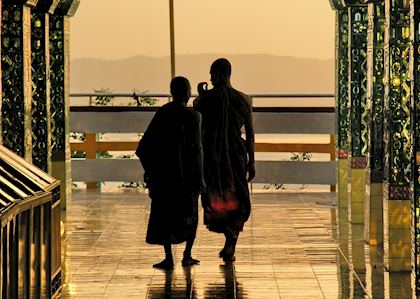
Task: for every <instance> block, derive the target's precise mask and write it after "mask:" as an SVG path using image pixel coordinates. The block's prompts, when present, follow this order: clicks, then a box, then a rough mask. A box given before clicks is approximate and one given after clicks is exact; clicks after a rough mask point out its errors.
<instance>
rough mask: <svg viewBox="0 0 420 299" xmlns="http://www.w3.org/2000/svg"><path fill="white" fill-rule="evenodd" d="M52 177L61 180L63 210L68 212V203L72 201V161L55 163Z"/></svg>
mask: <svg viewBox="0 0 420 299" xmlns="http://www.w3.org/2000/svg"><path fill="white" fill-rule="evenodd" d="M52 176H53V177H54V178H56V179H57V180H60V198H61V200H60V203H61V210H66V208H67V203H68V202H70V200H71V184H72V180H71V160H70V159H69V160H66V161H53V162H52Z"/></svg>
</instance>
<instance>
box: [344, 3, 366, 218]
mask: <svg viewBox="0 0 420 299" xmlns="http://www.w3.org/2000/svg"><path fill="white" fill-rule="evenodd" d="M347 2H349V3H347V5H348V6H349V8H348V14H349V45H348V51H349V76H348V80H349V81H348V88H349V99H350V158H349V167H350V173H349V182H350V183H351V203H350V206H351V208H350V211H351V222H352V223H363V217H364V211H365V207H364V205H365V192H366V188H365V181H366V166H367V153H368V132H367V129H368V128H367V127H368V117H367V116H368V108H367V27H368V11H367V5H366V4H364V3H363V4H361V3H359V1H347ZM350 2H351V3H350ZM362 2H363V1H362Z"/></svg>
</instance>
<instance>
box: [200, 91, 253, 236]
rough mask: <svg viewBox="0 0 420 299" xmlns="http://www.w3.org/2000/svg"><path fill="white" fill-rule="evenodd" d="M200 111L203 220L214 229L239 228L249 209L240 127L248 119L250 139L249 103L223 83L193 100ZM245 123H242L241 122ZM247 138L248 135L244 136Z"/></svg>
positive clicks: (210, 228)
mask: <svg viewBox="0 0 420 299" xmlns="http://www.w3.org/2000/svg"><path fill="white" fill-rule="evenodd" d="M194 108H195V109H196V110H197V111H199V112H200V113H201V114H202V118H203V122H202V141H203V151H204V178H205V180H206V184H207V192H206V193H205V194H202V196H201V197H202V203H203V207H204V223H205V224H206V225H207V228H208V229H209V230H211V231H214V232H219V233H223V232H225V231H226V229H231V230H234V231H237V232H239V231H242V230H243V226H244V223H245V222H246V221H247V220H248V218H249V215H250V212H251V202H250V196H249V190H248V182H247V178H246V174H247V165H248V163H249V156H248V152H247V146H246V141H245V140H244V139H243V138H242V128H243V127H244V126H245V125H246V122H248V123H251V128H248V131H251V130H252V131H251V132H247V136H250V138H252V140H248V142H252V144H253V142H254V140H253V139H254V132H253V129H252V105H251V101H250V99H249V98H248V97H247V96H246V95H245V94H243V93H241V92H239V91H237V90H235V89H233V88H231V87H227V86H220V87H215V88H213V89H211V90H209V91H205V92H204V93H203V94H201V95H200V96H199V97H198V98H197V99H196V100H195V101H194ZM245 127H246V126H245ZM247 138H248V137H247Z"/></svg>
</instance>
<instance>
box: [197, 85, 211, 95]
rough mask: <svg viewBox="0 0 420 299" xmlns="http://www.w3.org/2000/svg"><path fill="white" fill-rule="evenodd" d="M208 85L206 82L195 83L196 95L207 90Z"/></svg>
mask: <svg viewBox="0 0 420 299" xmlns="http://www.w3.org/2000/svg"><path fill="white" fill-rule="evenodd" d="M208 86H209V85H208V84H207V82H200V83H198V85H197V91H198V95H200V96H201V95H203V94H204V92H205V91H207V88H208Z"/></svg>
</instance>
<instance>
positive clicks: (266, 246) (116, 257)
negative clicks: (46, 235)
mask: <svg viewBox="0 0 420 299" xmlns="http://www.w3.org/2000/svg"><path fill="white" fill-rule="evenodd" d="M335 197H336V195H335V194H334V193H268V194H267V193H266V194H254V195H253V212H252V215H251V218H250V220H249V221H248V222H247V224H246V226H245V229H244V232H243V233H242V234H241V235H240V238H239V242H238V246H237V254H236V257H237V261H236V262H235V263H234V264H231V265H229V264H228V265H225V264H224V263H223V262H222V261H221V260H220V259H219V258H218V252H219V250H220V248H221V247H222V245H223V237H222V236H221V235H219V234H215V233H211V232H209V231H207V230H206V229H205V227H204V226H203V225H202V224H200V225H199V229H198V234H197V239H196V243H195V246H194V249H193V255H194V256H195V257H196V258H198V259H200V260H201V265H199V266H194V267H191V268H184V267H182V266H181V265H180V259H181V258H182V251H183V245H179V246H174V253H175V259H176V266H175V269H174V270H173V271H171V272H164V271H160V270H155V269H153V268H152V266H151V265H152V264H153V263H156V262H158V261H159V260H160V259H162V257H163V250H162V248H161V247H159V246H150V245H148V244H146V243H145V231H146V227H147V221H148V213H149V204H150V200H149V198H148V197H147V195H146V194H144V193H142V192H140V191H134V190H120V189H116V190H113V191H111V192H102V193H100V192H97V191H89V192H86V191H75V192H74V193H73V199H72V202H71V203H70V204H68V210H67V212H66V213H63V216H62V217H63V222H64V228H65V229H64V232H63V242H62V250H63V252H62V255H63V259H64V260H63V274H64V282H65V285H64V290H63V297H64V298H244V299H245V298H251V299H254V298H255V299H257V298H269V299H271V298H282V299H283V298H302V299H303V298H305V299H308V298H311V299H312V298H398V299H402V298H412V295H411V276H410V274H404V275H402V274H399V275H397V274H392V275H389V273H387V272H384V271H383V266H382V261H381V255H380V251H378V250H376V249H375V248H370V250H369V246H367V245H366V244H365V243H364V242H363V229H362V228H361V227H360V226H353V225H348V224H347V220H346V219H343V218H346V217H347V216H346V215H344V214H345V213H344V214H343V213H337V209H336V207H335V206H334V204H335V201H336V199H335ZM200 212H201V211H200ZM200 216H201V215H200ZM200 220H201V219H200ZM340 221H341V224H342V225H337V224H340ZM201 222H202V221H200V223H201ZM343 223H344V224H345V225H343ZM346 227H347V228H346ZM343 229H344V230H345V231H343ZM349 236H352V239H350V238H349ZM378 253H379V254H378ZM348 262H350V263H351V264H350V266H349V264H348Z"/></svg>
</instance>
